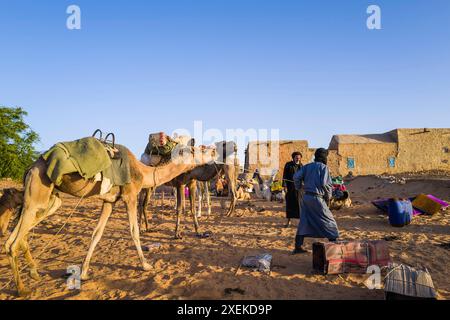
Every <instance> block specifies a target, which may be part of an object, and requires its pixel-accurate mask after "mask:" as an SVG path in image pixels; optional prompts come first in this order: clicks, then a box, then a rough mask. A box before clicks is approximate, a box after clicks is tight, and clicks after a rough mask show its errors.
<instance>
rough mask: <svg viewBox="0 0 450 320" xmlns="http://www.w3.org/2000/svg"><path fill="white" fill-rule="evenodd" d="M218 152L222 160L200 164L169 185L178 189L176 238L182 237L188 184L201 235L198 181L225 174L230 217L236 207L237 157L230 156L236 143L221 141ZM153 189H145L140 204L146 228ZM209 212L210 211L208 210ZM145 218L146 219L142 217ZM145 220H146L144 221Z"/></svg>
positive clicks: (197, 226)
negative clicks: (198, 215) (197, 199)
mask: <svg viewBox="0 0 450 320" xmlns="http://www.w3.org/2000/svg"><path fill="white" fill-rule="evenodd" d="M216 147H217V151H218V154H219V155H221V159H222V162H220V163H213V164H206V165H203V166H199V167H197V168H195V169H193V170H191V171H189V172H186V173H183V174H182V175H180V176H178V177H176V178H175V179H173V180H172V181H171V182H170V183H168V184H167V185H170V186H172V187H174V188H175V189H176V191H177V192H176V194H177V223H176V227H175V238H176V239H181V238H182V232H181V229H180V225H181V213H182V212H183V213H185V211H186V208H185V193H184V190H185V188H186V186H187V187H188V188H189V200H190V205H191V214H192V216H193V219H194V227H195V232H196V233H197V235H199V224H198V219H197V214H196V212H195V199H196V194H197V181H201V182H208V181H211V180H213V179H214V178H216V177H220V176H221V175H225V177H226V179H227V181H228V188H229V195H230V198H231V203H230V207H229V209H228V212H227V216H228V217H230V216H231V215H232V214H233V213H234V211H235V208H236V203H237V197H236V182H237V169H236V163H235V159H230V158H229V157H230V156H231V155H232V154H234V153H235V152H236V150H237V147H236V144H235V143H234V142H220V143H217V144H216ZM231 161H232V162H233V163H232V164H231V163H230V162H231ZM151 191H152V190H149V189H143V190H142V193H141V195H140V197H139V198H140V204H139V221H140V223H141V224H142V222H144V223H145V227H146V230H147V231H148V230H149V224H148V215H147V207H148V203H149V202H150V198H151V195H152V192H151ZM208 213H209V212H208ZM142 218H144V219H142ZM142 220H144V221H142Z"/></svg>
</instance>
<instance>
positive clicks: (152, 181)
mask: <svg viewBox="0 0 450 320" xmlns="http://www.w3.org/2000/svg"><path fill="white" fill-rule="evenodd" d="M195 167H196V166H195V165H194V164H174V163H169V164H167V165H164V166H162V167H149V166H146V165H144V164H143V163H139V168H140V170H141V172H142V175H143V177H144V183H143V187H144V188H155V187H158V186H161V185H163V184H165V183H168V182H170V181H172V180H173V179H175V178H176V177H178V176H179V175H181V174H183V173H185V172H187V171H189V170H192V169H194V168H195Z"/></svg>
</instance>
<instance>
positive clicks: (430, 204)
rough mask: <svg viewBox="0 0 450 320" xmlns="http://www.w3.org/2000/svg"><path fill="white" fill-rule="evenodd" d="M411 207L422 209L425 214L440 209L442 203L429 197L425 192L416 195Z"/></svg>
mask: <svg viewBox="0 0 450 320" xmlns="http://www.w3.org/2000/svg"><path fill="white" fill-rule="evenodd" d="M412 205H413V207H414V208H416V209H419V210H420V211H423V212H424V213H426V214H429V215H434V214H436V213H438V212H439V211H441V209H442V207H443V206H442V204H441V203H439V202H437V201H435V200H433V199H431V198H430V197H428V196H427V195H425V194H421V195H418V196H417V198H416V199H415V200H414V201H413V203H412Z"/></svg>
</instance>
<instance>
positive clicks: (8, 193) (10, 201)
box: [0, 189, 23, 236]
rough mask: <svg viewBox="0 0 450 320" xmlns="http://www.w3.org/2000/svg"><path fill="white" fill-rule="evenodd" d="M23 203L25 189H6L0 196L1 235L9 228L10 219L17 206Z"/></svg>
mask: <svg viewBox="0 0 450 320" xmlns="http://www.w3.org/2000/svg"><path fill="white" fill-rule="evenodd" d="M22 203H23V191H21V190H17V189H6V190H4V191H3V195H2V197H1V198H0V236H3V235H4V234H5V233H6V230H7V229H8V225H9V221H10V220H11V217H12V216H13V214H14V212H15V211H16V210H17V208H18V207H19V206H20V205H22Z"/></svg>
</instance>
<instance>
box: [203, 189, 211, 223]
mask: <svg viewBox="0 0 450 320" xmlns="http://www.w3.org/2000/svg"><path fill="white" fill-rule="evenodd" d="M204 196H205V197H206V205H207V206H208V218H209V217H210V216H211V194H210V193H209V182H208V181H207V182H205V195H204Z"/></svg>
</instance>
